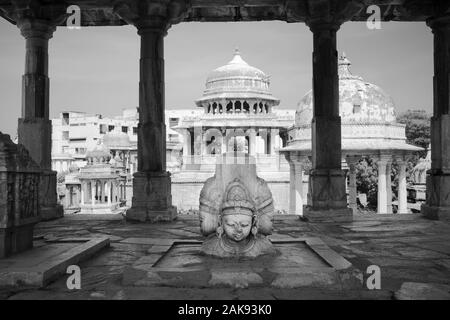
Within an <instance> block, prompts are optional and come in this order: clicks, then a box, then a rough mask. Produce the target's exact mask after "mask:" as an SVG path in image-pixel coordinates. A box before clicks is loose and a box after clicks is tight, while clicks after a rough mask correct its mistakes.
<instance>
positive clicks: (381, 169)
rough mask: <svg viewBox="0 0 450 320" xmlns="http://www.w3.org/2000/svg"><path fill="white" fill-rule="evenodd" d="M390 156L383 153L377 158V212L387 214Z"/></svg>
mask: <svg viewBox="0 0 450 320" xmlns="http://www.w3.org/2000/svg"><path fill="white" fill-rule="evenodd" d="M389 161H390V156H384V155H381V156H380V158H379V159H378V160H377V166H378V194H377V206H378V208H377V212H378V214H386V213H388V210H387V204H388V201H387V185H386V182H387V180H386V173H387V165H388V162H389Z"/></svg>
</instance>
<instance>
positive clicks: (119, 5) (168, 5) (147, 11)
mask: <svg viewBox="0 0 450 320" xmlns="http://www.w3.org/2000/svg"><path fill="white" fill-rule="evenodd" d="M113 10H114V12H115V14H116V15H118V16H119V17H120V18H121V19H122V20H124V21H125V22H127V23H128V24H131V25H134V26H135V27H136V28H137V29H138V34H140V35H142V34H143V33H149V32H150V33H160V34H163V35H166V34H167V31H168V30H169V28H170V27H171V26H172V25H173V24H175V23H179V22H180V21H182V20H183V19H184V18H185V17H186V15H187V13H188V5H187V3H186V1H183V0H144V1H139V0H133V1H117V2H116V4H115V5H114V8H113Z"/></svg>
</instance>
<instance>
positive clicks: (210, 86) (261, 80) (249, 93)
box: [196, 49, 279, 106]
mask: <svg viewBox="0 0 450 320" xmlns="http://www.w3.org/2000/svg"><path fill="white" fill-rule="evenodd" d="M269 86H270V77H269V76H267V75H266V74H265V73H264V72H263V71H261V70H260V69H258V68H255V67H253V66H251V65H249V64H248V63H247V62H245V61H244V60H243V59H242V57H241V54H240V52H239V50H238V49H236V50H235V52H234V55H233V59H232V60H231V61H229V62H228V63H227V64H226V65H224V66H221V67H219V68H216V69H214V70H213V71H211V72H210V73H209V74H208V76H207V78H206V84H205V90H204V91H203V96H202V98H200V99H198V100H197V101H196V103H197V105H199V106H200V105H201V104H202V103H203V102H205V101H213V100H217V101H218V100H220V99H243V98H249V99H251V98H254V99H264V100H268V101H272V104H273V105H276V104H278V103H279V100H278V99H277V98H275V97H273V96H272V94H271V93H270V91H269Z"/></svg>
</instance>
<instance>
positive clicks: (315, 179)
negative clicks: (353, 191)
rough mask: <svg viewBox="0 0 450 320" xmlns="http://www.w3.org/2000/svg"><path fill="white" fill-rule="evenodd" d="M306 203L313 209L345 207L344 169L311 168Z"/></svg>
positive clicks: (339, 208) (338, 208)
mask: <svg viewBox="0 0 450 320" xmlns="http://www.w3.org/2000/svg"><path fill="white" fill-rule="evenodd" d="M308 205H309V207H311V208H312V210H315V211H323V210H341V209H347V193H346V191H345V173H344V171H342V170H339V169H330V170H323V169H320V170H319V169H315V170H311V173H310V175H309V190H308Z"/></svg>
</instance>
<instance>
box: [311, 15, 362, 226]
mask: <svg viewBox="0 0 450 320" xmlns="http://www.w3.org/2000/svg"><path fill="white" fill-rule="evenodd" d="M308 25H309V27H310V29H311V31H312V32H313V41H314V45H313V46H314V52H313V99H314V108H313V119H312V124H311V133H312V170H311V172H310V175H309V195H308V196H309V197H310V199H309V200H310V201H309V203H310V204H311V205H310V206H308V207H307V208H306V210H305V214H304V215H305V217H307V218H308V219H309V220H318V221H322V220H332V221H351V220H352V219H353V217H352V210H351V209H349V208H347V195H346V190H345V173H344V171H343V170H342V169H341V118H340V116H339V80H338V65H337V51H336V32H337V30H338V29H339V26H340V24H339V23H326V22H323V20H319V21H313V22H312V21H311V22H309V23H308Z"/></svg>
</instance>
